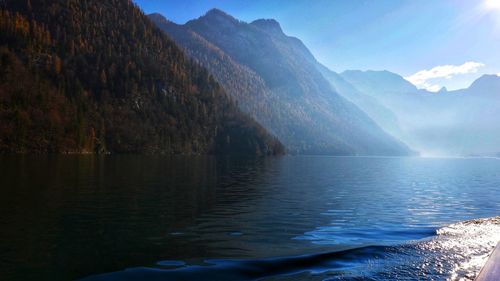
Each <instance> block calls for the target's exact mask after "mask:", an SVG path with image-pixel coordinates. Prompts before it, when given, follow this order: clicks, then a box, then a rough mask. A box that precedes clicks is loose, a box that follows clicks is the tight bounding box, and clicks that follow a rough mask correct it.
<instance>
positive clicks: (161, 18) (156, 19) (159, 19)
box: [148, 13, 172, 23]
mask: <svg viewBox="0 0 500 281" xmlns="http://www.w3.org/2000/svg"><path fill="white" fill-rule="evenodd" d="M148 18H150V19H151V20H153V21H154V22H158V23H172V22H171V21H169V20H168V19H167V18H166V17H165V16H163V15H162V14H160V13H152V14H149V15H148Z"/></svg>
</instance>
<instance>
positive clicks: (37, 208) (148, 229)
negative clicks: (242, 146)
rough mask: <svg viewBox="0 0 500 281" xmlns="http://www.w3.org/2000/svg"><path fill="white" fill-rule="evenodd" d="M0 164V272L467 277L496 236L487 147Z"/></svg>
mask: <svg viewBox="0 0 500 281" xmlns="http://www.w3.org/2000/svg"><path fill="white" fill-rule="evenodd" d="M0 171H1V172H0V279H1V280H86V281H96V280H254V279H260V280H365V279H368V280H396V279H404V280H422V279H424V280H430V279H434V280H447V279H451V280H455V279H460V278H464V279H466V280H467V279H471V280H472V279H473V278H474V276H475V275H476V274H477V272H478V271H479V269H480V268H481V266H482V264H483V263H484V262H485V259H486V257H487V255H488V253H489V251H491V250H492V249H493V247H494V245H495V244H496V242H497V241H498V240H500V219H499V218H498V217H496V216H499V215H500V160H498V159H493V158H489V159H486V158H485V159H478V158H476V159H460V158H457V159H430V158H376V157H373V158H370V157H319V156H285V157H275V158H231V157H217V158H216V157H201V156H200V157H161V156H132V155H123V156H55V155H54V156H50V155H49V156H2V157H0ZM470 220H472V221H470Z"/></svg>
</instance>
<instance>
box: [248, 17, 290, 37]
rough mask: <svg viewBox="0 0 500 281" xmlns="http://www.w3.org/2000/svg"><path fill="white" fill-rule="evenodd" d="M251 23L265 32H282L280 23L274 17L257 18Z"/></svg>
mask: <svg viewBox="0 0 500 281" xmlns="http://www.w3.org/2000/svg"><path fill="white" fill-rule="evenodd" d="M251 25H254V26H256V27H258V28H260V29H262V30H265V31H267V32H272V33H276V34H283V29H281V25H280V24H279V22H277V21H276V20H274V19H258V20H255V21H253V22H252V23H251Z"/></svg>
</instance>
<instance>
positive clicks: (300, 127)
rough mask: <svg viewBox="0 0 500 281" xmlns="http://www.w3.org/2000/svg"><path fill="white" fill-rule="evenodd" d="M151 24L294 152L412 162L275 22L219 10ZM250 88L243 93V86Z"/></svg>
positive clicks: (159, 19)
mask: <svg viewBox="0 0 500 281" xmlns="http://www.w3.org/2000/svg"><path fill="white" fill-rule="evenodd" d="M150 19H151V20H152V21H153V22H155V23H156V24H157V26H159V27H160V28H161V29H162V30H164V31H165V32H166V33H167V34H168V35H169V36H171V37H172V38H173V39H174V40H175V41H176V43H177V44H179V45H180V46H182V47H183V48H184V50H185V51H186V53H187V54H188V55H189V56H190V57H192V58H193V59H194V60H195V61H197V62H199V63H201V64H202V65H203V66H204V67H206V68H207V69H209V70H210V72H211V73H212V74H213V75H214V77H215V78H216V79H217V81H218V82H219V83H221V84H222V85H223V87H224V88H225V89H226V90H227V91H228V93H229V94H230V95H231V96H233V98H235V100H236V101H237V102H238V104H239V106H240V108H242V110H243V111H245V112H247V113H249V114H251V115H252V116H253V117H254V118H255V119H256V120H258V121H259V122H260V123H261V124H263V125H264V127H265V128H267V129H268V130H269V131H271V132H272V133H273V134H275V135H276V136H277V137H278V138H279V139H280V140H281V141H282V142H283V143H284V144H285V145H286V146H287V147H288V149H289V150H290V151H292V152H296V153H306V154H335V155H409V154H411V153H412V151H410V150H409V149H408V147H406V146H405V145H404V144H403V143H401V142H399V141H398V140H396V139H394V138H393V137H391V136H390V135H388V134H387V133H385V132H384V131H383V130H382V129H380V128H379V127H378V126H377V124H376V123H375V122H373V121H372V120H371V119H370V118H369V117H368V116H367V115H366V114H365V113H364V112H362V111H361V110H359V109H358V108H357V107H356V106H355V105H354V104H353V103H351V102H349V101H348V100H346V99H344V98H343V97H341V96H340V95H338V94H337V93H336V92H335V91H334V90H333V89H332V86H331V85H330V83H329V81H328V80H326V79H325V77H324V76H323V75H322V74H321V72H320V71H319V70H318V69H317V68H316V63H317V61H316V59H315V58H314V56H313V55H312V54H311V52H310V51H309V50H308V49H307V47H305V45H304V44H303V43H302V42H301V41H300V40H299V39H297V38H294V37H289V36H287V35H286V34H284V33H283V31H282V29H281V27H280V25H279V23H278V22H276V21H275V20H263V19H261V20H256V21H253V22H251V23H246V22H242V21H239V20H237V19H235V18H234V17H232V16H230V15H228V14H226V13H224V12H222V11H220V10H217V9H213V10H210V11H209V12H207V13H206V14H205V15H203V16H201V17H200V18H198V19H195V20H191V21H188V22H187V23H186V24H184V25H177V24H175V23H172V22H170V21H168V20H167V19H165V18H163V17H161V16H159V15H158V14H153V15H150ZM242 85H244V86H242Z"/></svg>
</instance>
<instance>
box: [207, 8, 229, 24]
mask: <svg viewBox="0 0 500 281" xmlns="http://www.w3.org/2000/svg"><path fill="white" fill-rule="evenodd" d="M199 19H207V20H217V21H231V22H238V20H237V19H235V18H234V17H233V16H231V15H229V14H228V13H226V12H224V11H222V10H219V9H217V8H213V9H210V10H209V11H208V12H206V13H205V15H203V16H201V17H200V18H199Z"/></svg>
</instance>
